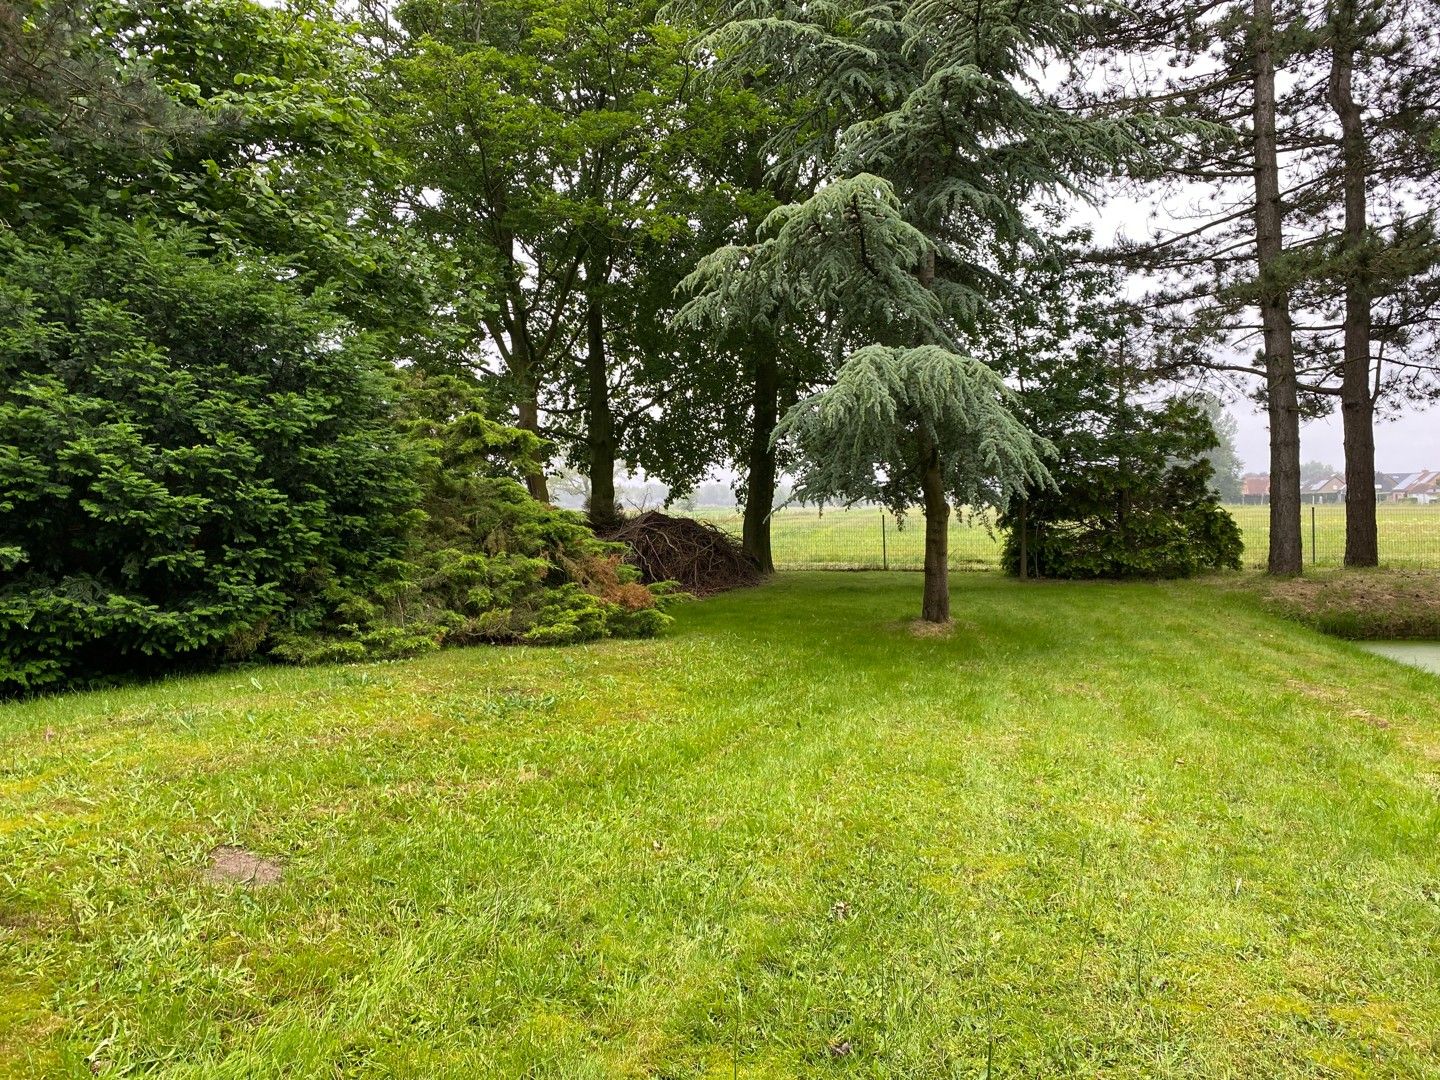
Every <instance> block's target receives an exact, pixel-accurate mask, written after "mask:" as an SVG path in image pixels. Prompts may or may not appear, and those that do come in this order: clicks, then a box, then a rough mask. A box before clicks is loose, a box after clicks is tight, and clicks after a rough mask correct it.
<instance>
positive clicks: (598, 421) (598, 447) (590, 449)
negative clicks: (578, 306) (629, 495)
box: [585, 296, 619, 529]
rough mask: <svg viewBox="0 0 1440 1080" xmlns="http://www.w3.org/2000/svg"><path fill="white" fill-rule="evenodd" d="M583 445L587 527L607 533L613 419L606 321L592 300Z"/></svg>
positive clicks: (613, 514) (612, 512)
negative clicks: (587, 493)
mask: <svg viewBox="0 0 1440 1080" xmlns="http://www.w3.org/2000/svg"><path fill="white" fill-rule="evenodd" d="M585 336H586V350H585V380H586V397H585V444H586V451H587V457H588V461H587V465H588V471H589V476H590V505H589V507H588V509H589V512H590V524H591V526H593V527H594V528H596V529H606V528H609V527H610V526H612V525H614V524H615V521H616V519H617V518H618V517H619V510H618V508H617V507H616V505H615V418H614V416H613V415H612V414H611V411H610V373H609V371H608V369H607V366H606V363H605V321H604V313H603V312H602V310H601V308H600V303H599V301H598V299H596V298H595V297H593V296H592V297H591V298H590V301H589V305H588V307H587V309H586V312H585Z"/></svg>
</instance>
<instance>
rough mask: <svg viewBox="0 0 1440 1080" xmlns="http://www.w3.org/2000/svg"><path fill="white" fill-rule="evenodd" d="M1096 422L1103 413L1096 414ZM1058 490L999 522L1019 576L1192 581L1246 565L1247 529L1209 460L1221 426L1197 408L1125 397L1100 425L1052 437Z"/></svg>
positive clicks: (1008, 562) (1032, 497)
mask: <svg viewBox="0 0 1440 1080" xmlns="http://www.w3.org/2000/svg"><path fill="white" fill-rule="evenodd" d="M1090 419H1091V420H1092V421H1096V420H1097V418H1095V417H1093V416H1092V417H1091V418H1090ZM1052 438H1053V439H1054V441H1055V442H1056V444H1057V446H1058V448H1059V454H1060V458H1059V461H1058V463H1057V465H1056V466H1055V467H1054V468H1053V469H1052V473H1053V475H1054V477H1055V481H1056V486H1055V487H1054V488H1051V489H1044V490H1039V491H1032V492H1031V493H1029V496H1028V498H1027V499H1026V500H1024V501H1023V502H1020V503H1015V504H1012V505H1011V507H1010V508H1009V509H1008V510H1007V511H1006V513H1005V514H1004V515H1003V516H1002V518H1001V519H1000V524H1001V526H1002V527H1003V528H1004V529H1005V530H1006V537H1005V547H1004V553H1003V556H1002V558H1003V559H1004V565H1005V566H1006V567H1007V568H1008V569H1009V571H1010V572H1011V573H1018V572H1019V569H1020V559H1021V550H1022V545H1023V549H1024V554H1025V563H1026V568H1027V572H1028V573H1034V574H1037V575H1039V576H1043V577H1062V578H1129V577H1155V578H1174V577H1190V576H1193V575H1195V574H1199V573H1205V572H1208V571H1212V570H1222V569H1235V570H1238V569H1239V568H1240V556H1241V553H1242V550H1243V545H1242V542H1241V538H1240V529H1239V527H1238V526H1237V525H1236V524H1235V522H1234V520H1233V519H1232V518H1231V517H1230V515H1229V514H1228V513H1227V512H1226V511H1225V509H1224V508H1223V507H1221V506H1220V504H1219V501H1218V497H1217V496H1216V495H1215V493H1214V491H1213V490H1212V488H1211V485H1210V476H1211V466H1210V463H1209V462H1208V461H1207V460H1205V458H1204V457H1203V456H1202V455H1203V454H1204V453H1205V452H1206V451H1207V450H1209V449H1210V448H1211V447H1213V446H1214V445H1215V435H1214V430H1213V428H1212V427H1211V425H1210V421H1209V419H1208V417H1207V416H1206V415H1205V413H1204V412H1203V411H1202V410H1201V409H1199V408H1198V407H1196V406H1195V405H1193V404H1191V403H1189V402H1186V401H1182V400H1178V399H1176V400H1171V401H1167V402H1165V403H1164V405H1163V406H1161V407H1160V408H1155V409H1147V408H1143V407H1139V406H1135V405H1130V404H1127V403H1125V402H1123V401H1121V402H1118V403H1116V404H1115V406H1114V408H1113V409H1111V410H1109V415H1107V416H1102V417H1099V418H1098V422H1092V423H1089V424H1080V425H1077V426H1076V427H1073V428H1071V429H1070V430H1069V431H1068V432H1065V431H1060V430H1057V431H1056V432H1055V433H1054V435H1053V436H1052Z"/></svg>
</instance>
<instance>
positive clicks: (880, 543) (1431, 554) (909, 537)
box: [694, 504, 1440, 570]
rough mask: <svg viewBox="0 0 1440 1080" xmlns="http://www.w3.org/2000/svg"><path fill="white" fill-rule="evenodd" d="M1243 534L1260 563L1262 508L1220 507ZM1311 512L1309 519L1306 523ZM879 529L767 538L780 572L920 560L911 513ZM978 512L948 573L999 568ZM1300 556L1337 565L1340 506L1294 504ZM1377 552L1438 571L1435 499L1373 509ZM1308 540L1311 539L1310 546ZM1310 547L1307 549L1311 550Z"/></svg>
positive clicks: (919, 532) (779, 527)
mask: <svg viewBox="0 0 1440 1080" xmlns="http://www.w3.org/2000/svg"><path fill="white" fill-rule="evenodd" d="M1226 509H1227V510H1228V511H1229V512H1230V513H1231V515H1232V516H1233V517H1234V518H1235V521H1236V523H1237V524H1238V525H1239V526H1240V532H1241V534H1242V535H1243V536H1244V538H1245V563H1246V565H1247V566H1251V567H1263V566H1264V565H1265V560H1266V557H1267V554H1268V552H1269V546H1270V508H1269V507H1268V506H1227V507H1226ZM1312 510H1313V521H1312ZM694 513H695V516H697V517H702V518H705V519H706V520H708V521H713V522H715V523H716V524H717V525H720V526H722V527H723V528H726V529H729V530H730V531H732V532H734V533H735V534H736V535H739V533H740V514H739V512H738V511H735V510H716V509H706V510H697V511H694ZM883 516H884V518H885V519H886V524H885V528H884V533H883V536H882V529H881V523H880V519H881V517H882V514H881V512H880V511H879V510H878V509H876V508H874V507H855V508H851V509H849V510H847V509H845V508H843V507H831V508H828V509H826V510H825V511H824V513H821V512H820V511H818V510H816V509H815V508H814V507H798V506H796V507H787V508H785V509H783V510H778V511H776V513H775V518H774V523H773V525H772V530H771V536H772V539H773V543H774V546H775V564H776V565H777V566H779V567H780V568H781V569H815V570H818V569H833V568H851V567H863V568H871V569H879V567H880V566H881V564H882V562H883V563H885V564H886V565H888V566H889V567H890V569H892V570H918V569H920V568H921V567H922V566H923V565H924V563H925V529H924V521H923V519H922V518H921V517H920V515H919V514H918V513H916V514H915V515H914V516H913V518H911V519H910V520H909V521H907V523H906V527H905V528H903V529H899V528H896V525H895V519H894V518H893V517H891V516H890V515H889V514H885V515H883ZM987 521H988V519H987V518H985V517H983V516H970V517H965V516H958V515H957V516H955V517H952V518H951V521H950V565H951V566H952V567H953V568H954V569H956V570H967V569H974V568H976V567H998V566H999V565H1000V537H999V535H998V534H996V533H993V532H992V531H991V530H990V529H989V528H988V527H987ZM1301 524H1302V526H1303V529H1302V532H1303V539H1304V544H1305V560H1306V562H1307V563H1312V562H1313V564H1314V565H1317V566H1321V567H1332V566H1337V567H1338V566H1340V565H1341V564H1342V563H1343V562H1344V558H1345V507H1344V506H1337V505H1330V506H1316V507H1313V508H1312V507H1310V506H1305V507H1302V508H1301ZM1377 524H1378V528H1379V532H1380V557H1381V559H1382V560H1383V561H1384V563H1385V565H1387V566H1395V567H1411V568H1415V567H1428V568H1431V569H1434V568H1440V504H1435V505H1432V506H1418V505H1410V504H1383V505H1381V506H1380V507H1379V508H1378V513H1377ZM1312 541H1313V543H1312ZM1312 548H1313V552H1312Z"/></svg>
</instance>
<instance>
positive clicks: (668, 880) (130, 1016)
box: [0, 574, 1440, 1080]
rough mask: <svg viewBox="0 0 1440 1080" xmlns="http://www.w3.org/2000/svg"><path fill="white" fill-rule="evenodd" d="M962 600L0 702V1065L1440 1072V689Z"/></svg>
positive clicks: (962, 587)
mask: <svg viewBox="0 0 1440 1080" xmlns="http://www.w3.org/2000/svg"><path fill="white" fill-rule="evenodd" d="M954 601H955V610H956V612H957V614H958V616H959V618H958V621H957V625H956V628H955V630H954V632H953V635H952V636H950V637H949V638H917V637H915V636H913V635H912V633H911V630H910V628H909V623H908V618H909V616H910V615H911V614H912V613H913V611H914V610H915V609H916V608H917V606H918V582H917V580H916V579H915V578H914V577H912V576H909V575H883V574H845V575H823V574H794V575H785V576H782V577H781V578H779V579H778V580H776V581H775V582H774V583H773V584H771V585H768V586H765V587H763V588H761V589H756V590H751V591H747V592H743V593H737V594H730V595H727V596H724V597H721V598H717V599H714V600H711V601H707V602H705V603H700V604H692V605H689V606H687V607H685V608H683V609H682V610H681V612H680V615H679V622H678V625H677V627H676V628H675V630H674V631H673V633H671V634H670V635H669V636H667V637H665V638H662V639H660V640H657V641H650V642H607V643H604V644H600V645H596V646H592V647H573V648H568V649H521V648H510V649H502V648H491V649H470V650H456V651H451V652H445V653H441V654H438V655H434V656H431V657H428V658H424V659H420V660H415V661H406V662H396V663H387V664H374V665H367V666H356V667H322V668H310V669H276V668H256V669H248V670H244V671H230V672H224V673H221V674H218V675H213V676H207V677H201V678H183V679H173V680H170V681H166V682H164V683H160V684H156V685H152V686H148V687H137V688H130V689H123V690H116V691H112V692H102V693H91V694H80V695H72V696H65V697H57V698H52V699H45V700H37V701H33V702H28V703H16V704H10V705H7V706H3V707H0V1075H4V1076H15V1077H47V1078H48V1077H65V1076H75V1077H88V1076H91V1075H92V1074H94V1073H98V1074H99V1075H102V1076H130V1077H133V1076H165V1077H167V1078H168V1077H175V1078H181V1077H185V1078H189V1077H276V1076H281V1075H283V1076H287V1077H316V1078H319V1077H326V1078H330V1077H336V1076H346V1077H426V1078H432V1077H457V1078H458V1077H467V1078H468V1077H476V1076H486V1077H490V1076H493V1077H506V1078H510V1077H521V1076H525V1077H555V1078H567V1080H569V1078H587V1077H594V1078H602V1077H603V1078H611V1077H653V1078H662V1077H663V1078H684V1077H751V1078H758V1077H768V1078H788V1077H830V1076H834V1077H842V1076H843V1077H904V1078H922V1080H928V1078H941V1077H946V1078H949V1077H956V1076H963V1077H981V1076H987V1075H988V1076H991V1077H1002V1076H1013V1077H1019V1076H1025V1077H1061V1076H1077V1075H1081V1076H1099V1075H1103V1076H1107V1077H1165V1076H1187V1077H1207V1078H1208V1077H1282V1076H1289V1077H1300V1076H1305V1077H1310V1076H1351V1075H1370V1076H1387V1077H1421V1076H1435V1075H1440V1065H1437V1062H1440V845H1437V833H1440V707H1437V700H1440V679H1437V678H1436V677H1435V676H1432V675H1427V674H1425V673H1423V672H1420V671H1418V670H1412V669H1409V668H1403V667H1400V666H1397V665H1395V664H1393V663H1391V662H1389V661H1387V660H1383V659H1380V658H1377V657H1373V656H1369V655H1366V654H1364V653H1362V652H1360V651H1359V650H1358V649H1356V648H1355V647H1353V646H1351V645H1348V644H1345V643H1342V642H1339V641H1336V640H1331V639H1327V638H1324V637H1321V636H1320V635H1318V634H1315V633H1313V632H1310V631H1308V630H1304V629H1302V628H1300V627H1298V626H1295V625H1293V624H1291V623H1287V622H1284V621H1281V620H1280V619H1278V618H1276V617H1273V616H1269V615H1265V614H1263V613H1262V612H1261V611H1260V609H1259V607H1258V606H1257V605H1256V604H1255V602H1254V601H1253V600H1252V599H1250V598H1249V597H1248V596H1247V595H1246V594H1245V593H1244V592H1243V591H1239V590H1234V589H1228V588H1219V587H1217V586H1215V585H1213V584H1208V583H1205V582H1195V583H1188V584H1179V585H1109V584H1104V585H1073V584H1071V585H1062V584H1052V583H1019V582H1010V581H1006V580H1003V579H1001V578H999V577H998V576H995V575H990V574H964V575H958V576H957V577H956V579H955V595H954ZM219 845H236V846H239V847H243V848H245V849H248V850H249V851H252V852H254V853H257V854H258V855H261V856H264V857H266V858H268V859H271V860H274V861H275V863H276V864H277V865H278V866H279V867H280V868H281V869H282V871H283V877H282V878H281V879H280V880H279V881H278V882H277V883H274V884H271V885H268V886H266V887H263V888H262V887H258V886H257V887H246V886H243V885H236V884H216V883H212V882H210V881H208V880H206V878H205V877H204V875H203V870H204V868H205V867H206V864H207V857H208V856H209V854H210V853H211V852H212V851H213V850H214V849H215V848H216V847H217V846H219Z"/></svg>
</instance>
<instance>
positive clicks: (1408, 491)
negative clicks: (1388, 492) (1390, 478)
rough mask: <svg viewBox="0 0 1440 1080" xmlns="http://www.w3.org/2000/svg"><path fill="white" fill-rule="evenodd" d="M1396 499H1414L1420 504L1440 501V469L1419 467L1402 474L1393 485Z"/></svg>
mask: <svg viewBox="0 0 1440 1080" xmlns="http://www.w3.org/2000/svg"><path fill="white" fill-rule="evenodd" d="M1395 497H1396V498H1397V499H1414V500H1415V501H1416V502H1418V503H1420V504H1422V505H1427V506H1428V505H1429V504H1430V503H1432V502H1440V470H1435V469H1421V470H1420V471H1419V472H1413V473H1410V474H1409V475H1408V476H1402V477H1401V478H1400V480H1399V482H1398V483H1397V484H1396V486H1395Z"/></svg>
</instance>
